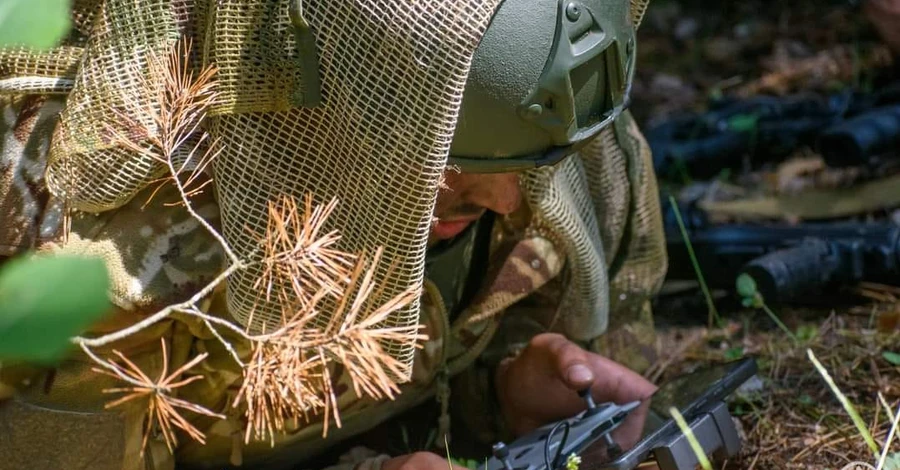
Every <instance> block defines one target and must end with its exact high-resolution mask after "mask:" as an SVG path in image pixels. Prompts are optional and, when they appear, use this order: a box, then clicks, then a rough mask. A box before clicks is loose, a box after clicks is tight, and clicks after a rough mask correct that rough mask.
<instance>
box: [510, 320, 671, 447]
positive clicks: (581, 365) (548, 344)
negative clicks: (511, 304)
mask: <svg viewBox="0 0 900 470" xmlns="http://www.w3.org/2000/svg"><path fill="white" fill-rule="evenodd" d="M495 380H496V385H497V398H498V400H499V402H500V409H501V411H502V413H503V417H504V418H505V420H506V423H507V425H508V426H509V429H510V431H512V432H513V433H514V434H515V435H516V436H521V435H523V434H526V433H528V432H530V431H532V430H534V429H535V428H538V427H540V426H543V425H545V424H549V423H552V422H554V421H558V420H560V419H564V418H570V417H572V416H574V415H576V414H578V413H579V412H581V411H583V410H585V409H587V404H586V403H585V401H584V400H583V399H582V398H581V397H579V396H578V393H577V392H578V391H580V390H584V389H586V388H588V387H591V392H592V394H593V397H594V401H595V402H596V403H598V404H599V403H603V402H614V403H617V404H624V403H628V402H631V401H635V400H643V399H645V398H647V397H649V396H650V395H652V394H653V392H654V391H656V386H654V385H653V384H652V383H650V382H649V381H647V380H646V379H644V378H643V377H641V376H640V375H639V374H637V373H636V372H634V371H632V370H630V369H628V368H627V367H625V366H623V365H621V364H618V363H616V362H613V361H611V360H609V359H607V358H605V357H602V356H600V355H598V354H594V353H592V352H589V351H585V350H584V349H582V348H581V347H580V346H578V345H577V344H575V343H573V342H571V341H569V340H568V339H566V338H565V337H564V336H562V335H558V334H551V333H546V334H541V335H538V336H535V337H534V338H533V339H532V340H531V342H530V343H529V345H528V347H527V348H525V350H524V351H522V353H521V354H519V355H518V356H516V357H515V358H511V359H507V360H505V361H503V362H502V363H501V364H500V366H499V367H498V368H497V373H496V376H495ZM648 409H649V400H648V401H647V402H645V403H644V404H643V405H642V406H641V407H639V408H638V409H636V410H634V411H632V412H631V415H630V416H629V419H628V420H627V421H628V422H627V423H625V424H630V423H636V424H634V425H631V426H636V429H630V426H629V429H623V430H622V431H628V432H624V434H625V435H622V434H623V432H619V433H617V434H619V437H621V438H622V439H623V441H619V445H620V446H622V448H623V449H627V448H629V447H631V446H632V445H634V443H635V442H637V439H638V438H640V433H641V430H642V427H643V421H644V419H643V417H642V416H646V414H647V412H648ZM641 415H642V416H641ZM625 424H623V427H625ZM632 441H633V442H632Z"/></svg>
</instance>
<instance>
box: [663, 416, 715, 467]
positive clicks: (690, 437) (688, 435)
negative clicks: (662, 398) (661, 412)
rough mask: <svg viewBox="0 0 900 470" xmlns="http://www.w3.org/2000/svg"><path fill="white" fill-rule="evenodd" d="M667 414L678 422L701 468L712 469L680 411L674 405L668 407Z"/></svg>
mask: <svg viewBox="0 0 900 470" xmlns="http://www.w3.org/2000/svg"><path fill="white" fill-rule="evenodd" d="M669 414H671V415H672V417H673V418H675V422H676V423H678V427H679V428H680V429H681V432H683V433H684V437H686V438H687V440H688V443H690V444H691V450H693V451H694V454H695V455H696V456H697V460H698V461H699V463H700V466H701V467H703V470H712V464H711V463H709V458H708V457H706V452H703V447H702V446H700V442H699V441H698V440H697V437H696V436H694V432H693V431H691V427H690V426H688V424H687V421H685V420H684V416H681V413H679V412H678V408H675V407H674V406H673V407H671V408H669Z"/></svg>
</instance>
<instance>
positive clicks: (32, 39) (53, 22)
mask: <svg viewBox="0 0 900 470" xmlns="http://www.w3.org/2000/svg"><path fill="white" fill-rule="evenodd" d="M70 2H71V0H2V1H0V47H4V46H10V45H22V46H27V47H29V48H32V49H37V50H42V49H49V48H51V47H53V46H55V45H57V44H59V41H60V40H61V39H62V38H63V36H65V35H66V33H68V31H69V28H70V27H71V19H70V16H71V15H70Z"/></svg>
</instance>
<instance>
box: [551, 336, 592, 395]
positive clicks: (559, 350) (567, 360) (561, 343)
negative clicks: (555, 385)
mask: <svg viewBox="0 0 900 470" xmlns="http://www.w3.org/2000/svg"><path fill="white" fill-rule="evenodd" d="M541 340H543V341H545V344H544V347H545V348H546V349H547V351H549V353H550V354H551V355H552V357H553V362H554V363H555V365H556V373H557V375H558V376H559V378H560V380H562V382H563V383H564V384H565V385H566V387H568V388H570V389H572V390H575V391H580V390H584V389H586V388H589V387H590V386H591V385H592V384H593V383H594V380H595V379H596V374H594V370H593V368H592V367H591V363H590V360H589V356H588V353H587V351H585V350H584V349H581V347H580V346H578V345H577V344H575V343H573V342H571V341H569V340H568V339H567V338H566V337H564V336H562V335H557V334H548V335H546V338H541Z"/></svg>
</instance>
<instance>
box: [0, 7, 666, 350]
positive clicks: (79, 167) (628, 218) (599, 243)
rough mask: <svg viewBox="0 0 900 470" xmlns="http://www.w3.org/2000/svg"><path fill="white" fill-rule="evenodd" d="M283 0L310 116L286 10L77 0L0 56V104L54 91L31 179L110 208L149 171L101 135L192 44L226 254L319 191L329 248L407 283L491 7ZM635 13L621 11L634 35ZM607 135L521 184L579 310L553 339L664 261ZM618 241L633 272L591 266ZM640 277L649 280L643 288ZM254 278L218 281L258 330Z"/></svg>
mask: <svg viewBox="0 0 900 470" xmlns="http://www.w3.org/2000/svg"><path fill="white" fill-rule="evenodd" d="M293 1H302V8H303V14H304V16H305V18H306V20H308V21H309V23H310V24H311V25H312V27H313V29H314V31H315V33H316V39H317V44H318V51H319V65H320V73H321V79H322V90H321V92H322V98H323V99H322V106H321V107H319V108H315V109H310V108H301V107H296V106H295V104H294V103H295V97H296V96H302V94H303V93H304V92H305V91H306V90H303V89H302V86H301V83H302V78H303V70H302V67H301V66H300V63H301V62H300V60H299V58H298V53H297V49H296V44H295V37H294V31H293V29H292V25H291V22H290V19H289V16H288V9H289V7H290V0H283V1H267V2H260V1H249V0H244V1H229V2H221V1H218V0H196V1H191V0H175V1H173V0H141V1H139V2H135V1H133V0H128V1H126V0H105V1H102V0H79V1H76V2H75V4H74V8H75V18H76V30H75V31H74V32H73V34H72V37H71V38H70V39H69V40H68V41H67V43H66V44H64V45H63V47H60V48H58V49H56V50H54V51H52V52H50V53H46V54H30V53H27V52H25V51H16V50H7V51H4V52H3V53H2V54H0V93H4V92H17V93H27V92H35V91H40V92H48V93H49V92H55V93H61V92H68V91H69V90H70V89H71V92H70V93H69V97H68V102H67V105H66V108H65V110H64V112H63V115H62V119H61V122H62V124H61V125H60V126H59V127H58V129H57V130H56V134H55V137H54V142H53V145H52V148H51V154H50V161H49V167H48V173H47V181H48V184H49V185H50V187H51V190H52V191H53V192H54V193H55V194H56V195H58V196H61V197H63V198H65V200H66V201H67V203H68V204H69V205H70V207H73V208H75V209H79V210H83V211H89V212H101V211H107V210H112V209H115V208H118V207H121V206H122V205H124V204H126V203H127V202H128V201H130V200H131V199H132V198H134V197H135V195H136V194H137V193H138V192H140V191H141V190H143V189H145V188H146V187H147V186H148V185H150V184H151V182H153V181H154V180H155V179H157V178H159V177H160V176H162V175H164V174H165V169H164V167H163V165H162V164H161V163H160V162H158V161H154V160H152V159H150V158H148V157H146V156H141V155H139V154H137V153H135V152H133V151H132V150H129V149H127V148H124V147H122V146H121V145H118V144H117V143H116V142H115V141H114V139H112V138H110V134H111V129H114V130H115V131H116V132H119V133H123V134H125V135H129V136H131V137H132V138H133V139H134V140H137V141H141V140H142V139H143V138H145V137H146V136H145V135H141V134H140V132H146V131H147V129H149V130H150V132H152V131H153V129H154V123H153V122H146V121H147V119H146V117H143V116H142V115H141V111H140V110H141V109H142V108H143V107H145V106H151V105H152V103H151V102H150V101H148V100H150V99H152V94H148V93H146V69H147V63H146V62H147V55H148V53H149V52H151V51H154V52H156V53H159V54H163V53H165V52H166V51H167V50H169V48H170V47H171V46H172V45H173V44H175V43H176V42H177V41H179V40H180V39H183V38H191V39H192V41H193V43H194V52H195V55H196V57H194V58H193V60H194V61H196V64H197V65H210V64H211V65H214V66H216V68H217V76H216V83H217V90H218V92H219V93H220V99H219V100H218V102H217V104H216V105H215V106H214V107H213V108H212V109H211V110H210V116H211V118H210V122H209V124H210V125H209V130H210V133H211V134H212V137H213V138H215V139H219V142H220V144H221V151H222V153H221V154H220V155H219V156H218V158H217V160H216V162H215V164H214V167H215V168H214V177H215V183H216V191H217V196H218V200H219V204H220V208H221V215H222V222H223V232H224V235H225V237H226V239H227V240H228V242H229V243H230V244H231V245H232V246H233V247H234V248H235V249H236V251H237V252H238V253H239V254H240V255H241V256H244V257H246V256H249V255H250V253H252V252H253V251H254V250H255V249H256V248H257V247H258V240H257V237H258V236H260V235H261V234H263V233H265V228H266V224H267V204H268V202H270V200H272V199H274V198H276V197H277V196H278V195H280V194H282V193H286V194H290V195H294V196H298V197H299V196H302V195H303V194H306V193H311V194H314V195H315V198H316V201H317V202H319V203H322V202H327V201H329V200H330V199H332V198H335V197H336V198H338V199H339V201H340V204H339V206H338V208H337V211H336V212H335V214H334V216H333V217H332V218H331V219H330V226H329V227H328V228H329V229H338V230H340V232H341V235H342V237H343V238H342V242H341V243H342V245H341V248H342V249H344V250H347V251H354V252H359V251H362V250H367V251H369V252H371V251H373V250H374V249H375V248H376V247H384V248H385V253H386V256H387V258H388V259H389V260H391V261H392V262H393V263H394V264H395V266H394V270H393V272H392V274H391V276H390V277H389V278H386V276H385V274H386V271H387V269H388V266H387V264H384V265H383V266H381V267H380V271H379V276H380V278H381V280H382V281H383V282H385V283H386V286H387V287H386V289H385V291H384V292H383V295H384V296H385V297H386V298H387V297H392V296H394V295H397V294H399V293H400V292H402V291H404V290H406V289H408V288H411V287H412V288H415V287H418V286H420V285H421V283H422V278H423V265H424V258H425V251H426V244H427V236H428V232H429V229H430V224H431V215H432V210H433V206H434V197H435V194H436V189H437V184H438V181H439V177H440V174H441V172H442V171H443V169H444V166H445V162H446V158H447V153H448V150H449V146H450V142H451V139H452V135H453V130H454V128H455V125H456V118H457V113H458V108H459V105H460V101H461V94H462V92H463V89H464V86H465V82H466V78H467V74H468V70H469V65H470V62H471V59H472V55H473V54H474V51H475V48H476V47H477V45H478V42H479V40H480V38H481V36H482V34H483V32H484V30H485V28H486V27H487V25H488V23H489V21H490V18H491V16H492V14H493V12H494V10H495V8H496V7H497V6H498V4H499V3H500V0H466V1H463V0H442V1H438V0H433V1H421V2H408V1H403V0H366V1H356V2H332V1H326V0H293ZM646 3H647V2H646V1H645V0H631V12H630V14H631V18H632V20H633V21H634V22H635V24H637V23H639V22H640V20H641V18H642V16H643V13H644V10H645V8H646ZM29 80H31V81H30V82H29ZM16 87H18V88H16ZM123 116H124V117H125V119H123ZM135 123H139V124H141V125H140V126H134V124H135ZM129 125H131V127H129ZM612 136H613V130H612V129H609V130H607V131H606V132H605V133H604V136H603V137H602V138H600V139H598V140H597V142H595V143H594V144H593V145H591V146H590V148H588V149H587V150H586V151H585V152H583V155H582V158H581V159H570V160H569V161H567V162H566V163H564V164H562V165H560V166H559V167H558V168H555V169H548V170H541V171H537V172H533V173H532V174H531V175H529V176H527V177H526V178H525V183H526V190H527V193H528V197H529V201H530V203H531V204H532V205H533V206H534V207H535V208H536V209H537V211H536V212H537V213H538V217H539V219H540V220H539V226H541V227H543V228H544V229H546V230H547V232H548V234H549V235H550V236H552V237H553V238H554V239H555V240H556V241H557V242H558V243H561V244H562V245H563V246H564V247H565V249H566V251H567V254H568V256H569V258H568V259H569V266H570V268H572V269H571V270H570V272H571V275H572V276H573V280H574V282H573V286H574V287H573V289H575V290H576V291H577V295H570V296H567V297H568V298H570V299H579V302H582V303H580V304H579V305H573V306H571V307H572V308H578V309H579V310H578V311H581V312H585V313H582V315H593V316H595V317H596V318H595V319H594V320H592V322H593V323H592V325H591V328H590V329H589V330H588V329H584V328H578V327H576V326H575V323H576V321H575V318H574V317H573V319H572V320H571V321H570V322H569V323H571V325H570V328H568V330H569V331H572V332H580V334H579V335H578V336H585V335H589V334H591V333H597V334H599V333H602V331H603V330H604V329H605V327H606V323H607V312H608V308H609V300H608V297H609V293H608V292H607V288H606V287H605V286H606V285H607V281H608V279H607V268H608V267H610V266H612V264H613V263H614V261H615V262H616V263H617V266H616V270H615V271H616V274H615V275H614V276H615V277H614V279H613V295H614V297H615V298H619V297H621V295H620V294H623V293H624V294H627V295H631V294H633V293H636V292H642V291H648V290H651V289H652V286H653V285H655V283H657V282H658V279H659V275H660V272H658V271H657V272H653V270H656V269H659V266H660V261H661V260H662V263H663V265H664V255H663V254H662V252H661V251H660V250H658V248H661V246H662V245H661V243H662V238H661V232H659V230H658V229H659V224H658V222H659V220H658V219H659V214H658V208H656V209H655V212H654V209H652V208H653V207H654V205H653V204H651V201H649V200H648V198H647V197H644V198H643V199H641V198H636V197H635V196H634V195H633V194H632V193H631V191H632V189H634V188H633V187H632V185H635V184H637V185H643V187H640V191H643V192H644V193H643V194H646V191H647V190H648V188H647V187H646V181H647V180H646V177H647V175H648V174H649V173H648V172H649V171H650V170H649V168H648V167H644V168H629V167H628V166H627V164H626V160H625V158H624V157H623V156H622V155H621V151H620V150H618V149H617V147H616V145H615V142H614V139H613V137H612ZM620 138H621V136H620ZM617 152H618V153H617ZM644 163H645V164H646V162H644ZM629 188H631V189H629ZM653 230H657V232H659V233H657V232H653ZM622 233H624V234H625V235H624V237H623V236H619V235H614V234H622ZM625 245H627V247H628V248H627V252H628V253H629V254H634V255H636V258H635V259H637V260H638V261H635V262H632V261H625V262H624V264H622V263H621V262H619V261H620V260H612V259H608V254H609V253H615V252H616V251H615V250H616V248H617V247H619V246H625ZM645 272H646V273H649V274H650V275H649V276H648V277H646V278H642V277H641V276H643V275H644V273H645ZM622 273H624V274H622ZM258 276H259V272H258V271H256V270H253V269H249V270H245V271H240V272H239V273H238V274H237V275H236V276H235V277H233V278H231V279H230V280H229V283H228V305H229V308H230V310H231V313H232V315H233V316H234V317H235V318H236V319H237V320H238V321H240V322H242V323H244V324H245V325H246V323H247V322H248V321H249V319H250V318H251V312H252V318H253V324H252V325H247V326H250V327H251V328H253V329H257V330H258V329H259V328H260V325H262V324H266V325H274V324H277V323H278V322H279V321H280V318H281V315H282V310H281V306H280V305H277V304H274V303H268V302H265V301H262V300H261V299H260V295H259V293H258V289H254V283H255V281H256V279H257V278H258ZM645 284H646V285H645ZM582 307H585V308H584V309H582ZM418 308H419V305H418V302H415V303H413V304H412V305H410V306H409V307H408V308H406V309H404V310H402V311H399V312H397V314H396V315H395V316H393V317H392V318H391V321H390V323H392V324H394V325H410V324H414V323H416V322H417V321H418ZM327 320H328V319H327V318H322V322H323V323H324V322H327ZM390 351H391V353H392V354H393V355H394V356H395V357H397V358H399V359H402V360H404V361H406V362H407V363H409V362H410V361H411V359H412V351H413V345H412V344H393V345H390Z"/></svg>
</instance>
